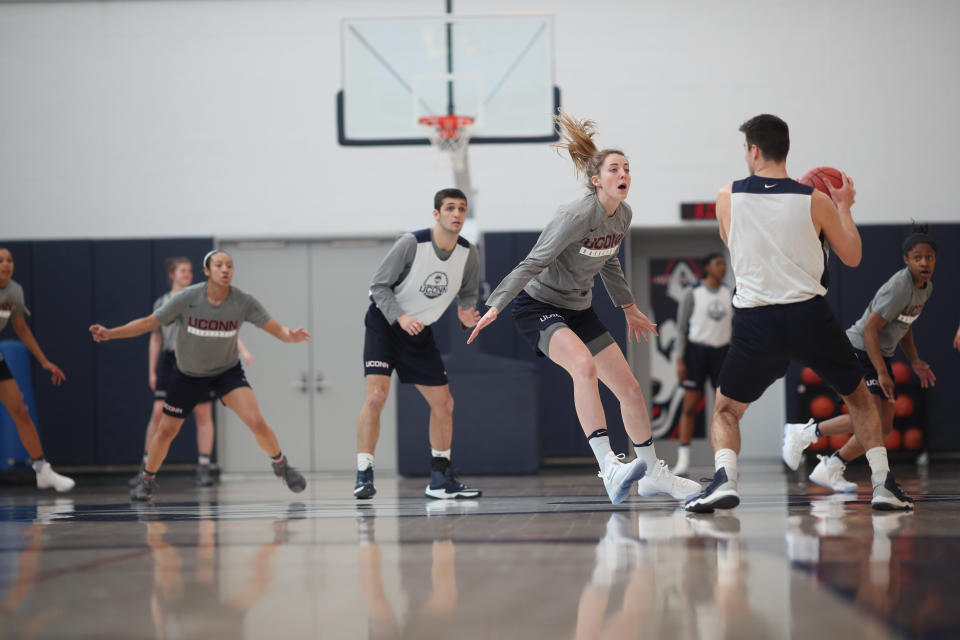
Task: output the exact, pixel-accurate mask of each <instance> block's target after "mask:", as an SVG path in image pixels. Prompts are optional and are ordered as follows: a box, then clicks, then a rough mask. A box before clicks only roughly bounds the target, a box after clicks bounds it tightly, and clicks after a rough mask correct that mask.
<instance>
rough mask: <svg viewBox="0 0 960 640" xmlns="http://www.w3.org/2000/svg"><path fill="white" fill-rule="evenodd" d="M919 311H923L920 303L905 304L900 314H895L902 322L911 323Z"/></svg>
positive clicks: (918, 315) (917, 316) (918, 314)
mask: <svg viewBox="0 0 960 640" xmlns="http://www.w3.org/2000/svg"><path fill="white" fill-rule="evenodd" d="M921 311H923V305H922V304H910V305H907V306H906V307H904V308H903V311H901V312H900V315H899V316H897V320H899V321H900V322H903V323H904V324H913V323H914V321H915V320H916V319H917V318H919V317H920V312H921Z"/></svg>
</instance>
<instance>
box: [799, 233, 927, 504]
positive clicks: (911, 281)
mask: <svg viewBox="0 0 960 640" xmlns="http://www.w3.org/2000/svg"><path fill="white" fill-rule="evenodd" d="M927 231H928V227H927V226H923V225H914V226H913V233H911V234H910V235H909V236H907V239H906V240H904V242H903V261H904V263H906V267H904V268H903V269H900V270H899V271H897V272H896V273H895V274H893V275H892V276H891V277H890V279H889V280H887V281H886V282H885V283H884V284H883V286H882V287H880V289H879V290H878V291H877V293H876V294H874V296H873V300H871V301H870V304H869V305H867V308H866V310H865V311H864V312H863V316H861V317H860V319H859V320H857V322H856V323H855V324H854V325H853V326H852V327H850V328H849V329H847V338H849V340H850V343H851V344H852V345H853V348H854V350H855V352H856V354H857V359H858V360H859V361H860V366H861V369H862V370H863V380H864V382H865V383H866V385H867V390H868V391H870V393H871V394H873V399H874V403H875V405H876V407H877V411H878V412H879V413H880V424H881V426H882V427H883V435H884V436H886V435H887V434H888V433H890V430H891V429H893V418H894V404H893V403H894V400H895V399H896V392H895V389H894V382H893V367H892V365H891V358H892V357H893V354H894V352H895V351H896V349H897V345H900V348H901V349H903V353H904V355H906V356H907V359H908V360H909V361H910V365H911V367H912V368H913V371H914V373H916V374H917V377H918V378H919V379H920V385H921V386H922V387H923V388H926V387H932V386H933V385H934V383H935V382H936V376H934V375H933V371H932V370H931V369H930V365H928V364H927V363H926V362H924V361H923V360H921V359H920V354H919V353H918V352H917V346H916V344H915V342H914V339H913V323H914V322H915V321H916V320H917V318H919V317H920V312H921V311H923V307H924V305H925V304H926V303H927V301H928V300H929V299H930V296H932V295H933V282H932V281H931V280H930V278H931V277H933V269H934V267H935V266H936V261H937V243H936V241H935V240H934V239H933V237H931V236H930V235H929V234H928V233H927ZM847 433H853V421H852V420H851V419H850V416H849V415H841V416H837V417H835V418H831V419H829V420H825V421H823V422H817V421H815V420H810V421H809V422H808V423H806V424H787V425H784V430H783V434H784V437H783V460H784V462H785V463H786V464H787V465H788V466H790V468H792V469H796V468H797V467H798V466H799V463H800V456H801V454H802V453H803V450H804V449H806V448H807V447H808V446H809V445H810V444H812V443H813V442H815V441H816V440H817V438H819V437H820V436H821V435H825V436H832V435H841V434H847ZM863 452H864V449H863V445H861V444H860V443H859V442H858V441H857V439H856V436H853V437H852V438H850V440H848V441H847V443H846V444H844V445H843V447H841V448H840V449H839V450H838V451H836V452H835V453H834V454H833V455H832V456H820V462H819V463H818V464H817V466H816V467H814V469H813V471H812V472H811V473H810V480H812V481H813V482H815V483H817V484H819V485H822V486H824V487H827V488H828V489H833V490H834V491H841V492H852V491H856V490H857V485H856V483H854V482H850V481H849V480H847V479H845V478H844V477H843V472H844V470H845V469H846V465H847V463H849V462H850V461H851V460H854V459H855V458H858V457H859V456H861V455H862V454H863Z"/></svg>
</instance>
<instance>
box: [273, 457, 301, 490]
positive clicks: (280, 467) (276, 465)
mask: <svg viewBox="0 0 960 640" xmlns="http://www.w3.org/2000/svg"><path fill="white" fill-rule="evenodd" d="M271 464H272V465H273V475H275V476H277V477H278V478H283V483H284V484H285V485H287V488H288V489H290V491H293V492H294V493H300V492H301V491H303V490H304V489H306V488H307V481H306V479H304V477H303V474H301V473H300V472H299V471H297V470H296V469H294V468H293V467H291V466H290V464H289V463H288V462H287V459H286V457H284V458H281V460H280V462H272V463H271Z"/></svg>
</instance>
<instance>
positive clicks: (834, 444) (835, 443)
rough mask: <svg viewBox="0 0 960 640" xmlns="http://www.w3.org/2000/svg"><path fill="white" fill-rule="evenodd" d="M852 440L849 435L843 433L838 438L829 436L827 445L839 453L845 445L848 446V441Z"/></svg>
mask: <svg viewBox="0 0 960 640" xmlns="http://www.w3.org/2000/svg"><path fill="white" fill-rule="evenodd" d="M849 439H850V434H849V433H841V434H840V435H836V436H829V437H828V438H827V443H828V444H829V445H830V448H831V449H833V450H834V451H839V450H840V449H841V448H842V447H843V445H845V444H847V440H849Z"/></svg>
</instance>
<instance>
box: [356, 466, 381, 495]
mask: <svg viewBox="0 0 960 640" xmlns="http://www.w3.org/2000/svg"><path fill="white" fill-rule="evenodd" d="M376 493H377V490H376V489H375V488H374V486H373V467H367V468H366V469H364V470H362V471H357V484H356V486H354V487H353V497H354V498H357V499H359V500H368V499H370V498H372V497H373V496H374V495H375V494H376Z"/></svg>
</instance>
